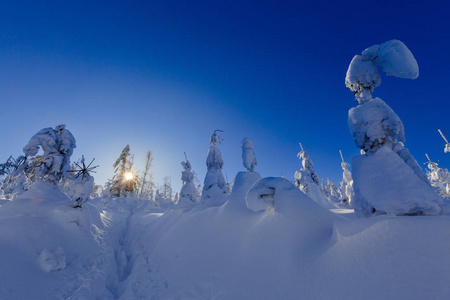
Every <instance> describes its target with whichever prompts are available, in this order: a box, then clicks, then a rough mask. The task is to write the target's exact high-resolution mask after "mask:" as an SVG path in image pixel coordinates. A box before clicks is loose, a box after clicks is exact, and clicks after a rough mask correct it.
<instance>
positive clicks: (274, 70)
mask: <svg viewBox="0 0 450 300" xmlns="http://www.w3.org/2000/svg"><path fill="white" fill-rule="evenodd" d="M0 5H1V7H0V103H1V106H0V107H1V123H2V130H1V131H0V141H1V144H0V160H1V161H5V160H6V159H7V158H8V157H9V155H11V154H13V155H14V156H17V155H20V154H22V147H23V146H24V145H25V144H26V143H27V142H28V140H29V138H30V137H31V136H32V135H33V134H35V133H36V132H37V131H39V130H40V129H42V128H45V127H55V126H56V125H58V124H62V123H63V124H66V125H67V129H69V130H70V131H71V132H72V133H73V135H74V136H75V138H76V139H77V149H75V152H74V155H73V157H72V159H73V160H76V159H77V158H80V157H81V155H82V154H84V155H85V157H86V158H87V159H88V160H90V159H91V158H93V157H95V158H96V162H97V163H98V164H100V168H99V169H98V173H97V174H95V177H96V182H97V183H100V184H103V183H104V182H105V181H106V180H107V179H108V178H112V176H113V168H112V164H113V163H114V161H115V160H116V159H117V158H118V156H119V154H120V153H121V151H122V149H123V148H124V147H125V146H126V145H127V144H129V145H130V147H131V152H132V153H134V154H135V161H136V167H137V169H139V170H141V171H142V169H143V166H141V165H142V164H143V163H144V157H145V153H146V151H147V150H148V149H151V150H152V152H153V155H154V169H153V172H154V176H155V179H156V181H157V182H161V181H162V178H163V177H164V176H172V183H173V186H174V192H176V191H178V190H179V188H180V186H181V181H180V176H181V171H182V167H181V164H180V162H181V161H182V160H183V159H184V155H183V152H184V151H186V153H187V155H188V158H189V159H190V160H191V163H192V165H193V169H194V171H195V172H196V173H197V174H198V177H199V179H200V180H201V181H203V178H204V175H205V173H206V166H205V159H206V153H207V151H208V147H209V144H208V140H209V135H210V134H211V132H212V131H213V130H215V129H222V130H223V131H224V132H223V134H222V137H223V138H224V141H223V143H222V144H221V145H220V149H221V150H222V156H223V159H224V162H225V164H224V171H225V172H226V173H227V174H228V177H229V180H230V181H231V179H232V178H233V177H234V176H235V174H236V173H237V172H238V171H240V170H243V169H244V168H243V166H242V159H241V149H240V142H241V140H242V139H243V138H245V137H248V138H251V139H253V141H254V143H255V148H256V156H257V159H258V166H257V168H256V171H258V172H260V173H261V175H262V176H263V177H265V176H281V175H282V174H284V175H285V176H286V177H287V178H289V179H293V174H294V172H295V170H298V169H299V168H300V161H299V160H298V158H297V157H296V154H297V153H298V151H299V145H298V143H299V142H301V143H302V144H303V146H304V148H305V150H306V151H308V152H309V154H310V157H311V159H312V160H313V162H314V164H315V166H316V171H317V173H318V175H319V177H320V178H323V179H325V178H326V177H330V178H331V179H333V180H335V181H339V180H340V179H341V178H342V171H341V168H340V157H339V149H342V151H343V153H344V157H345V158H346V160H347V161H348V162H350V163H351V157H352V156H355V155H358V154H359V150H358V149H357V148H356V146H355V144H354V142H353V140H352V137H351V135H350V133H349V130H348V127H347V112H348V110H349V109H350V108H351V107H352V106H355V105H356V104H357V103H356V102H355V100H354V97H353V95H352V92H350V91H349V90H347V89H346V87H345V84H344V79H345V73H346V71H347V68H348V65H349V63H350V61H351V59H352V58H353V56H354V55H355V54H360V53H361V51H362V50H364V49H365V48H367V47H369V46H372V45H374V44H380V43H383V42H385V41H388V40H391V39H399V40H401V41H403V42H404V43H405V44H406V45H407V46H408V47H409V49H410V50H411V51H412V53H413V54H414V56H415V57H416V59H417V61H418V64H419V69H420V76H419V78H418V79H417V80H414V81H412V80H405V79H399V78H394V77H386V76H384V75H383V76H382V84H381V86H380V87H378V88H377V89H376V90H375V92H374V93H373V95H374V96H378V97H380V98H382V99H383V100H384V101H386V102H387V103H388V104H389V105H390V106H391V107H392V108H393V109H394V111H395V112H396V113H397V114H398V115H399V116H400V118H401V119H402V121H403V123H404V125H405V132H406V147H408V148H409V149H410V151H411V153H412V154H413V155H414V156H415V157H416V159H417V160H418V161H419V163H422V162H424V161H425V153H428V154H429V155H430V156H431V158H432V159H433V160H439V162H440V166H441V167H446V168H450V154H444V152H443V145H442V144H443V140H442V139H441V137H440V136H439V133H438V131H437V129H438V128H439V129H441V130H442V131H443V132H444V133H447V135H448V137H449V138H450V124H449V122H448V119H449V112H450V101H449V96H448V94H449V93H448V86H449V82H450V75H449V74H450V60H449V58H448V55H449V53H450V36H449V35H450V34H449V32H450V21H449V17H448V16H449V11H450V9H449V4H448V3H447V2H436V1H211V0H210V1H76V2H72V1H2V3H1V4H0Z"/></svg>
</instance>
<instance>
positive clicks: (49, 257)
mask: <svg viewBox="0 0 450 300" xmlns="http://www.w3.org/2000/svg"><path fill="white" fill-rule="evenodd" d="M38 263H39V266H40V267H41V268H42V270H44V271H45V272H51V271H57V270H61V269H64V268H65V267H66V254H65V252H64V249H63V248H61V247H57V248H56V249H55V251H53V252H50V251H49V250H47V249H44V250H42V252H41V254H40V255H39V258H38Z"/></svg>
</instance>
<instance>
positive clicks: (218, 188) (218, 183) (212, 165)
mask: <svg viewBox="0 0 450 300" xmlns="http://www.w3.org/2000/svg"><path fill="white" fill-rule="evenodd" d="M218 131H221V130H215V131H214V132H213V133H212V134H211V137H210V139H209V143H210V144H211V146H210V147H209V151H208V156H207V158H206V167H207V168H208V171H207V172H206V176H205V181H204V184H203V190H202V203H204V202H205V200H206V201H207V200H208V199H210V198H211V197H212V196H213V195H216V194H219V195H220V194H226V192H227V186H226V183H225V179H224V178H223V174H222V167H223V160H222V154H221V152H220V150H219V148H217V145H218V144H219V143H221V141H222V139H221V138H220V136H219V135H218V134H217V132H218Z"/></svg>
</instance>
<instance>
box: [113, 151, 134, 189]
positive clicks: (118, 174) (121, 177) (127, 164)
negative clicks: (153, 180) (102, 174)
mask: <svg viewBox="0 0 450 300" xmlns="http://www.w3.org/2000/svg"><path fill="white" fill-rule="evenodd" d="M113 166H114V168H115V170H114V173H115V174H114V177H113V179H112V182H111V187H110V192H111V195H112V196H114V197H120V196H123V194H124V193H134V192H136V190H137V184H138V178H137V176H136V174H135V172H134V171H133V169H132V168H133V160H132V155H131V154H130V146H129V145H126V146H125V148H123V150H122V153H121V154H120V157H119V158H118V159H117V160H116V162H115V163H114V165H113Z"/></svg>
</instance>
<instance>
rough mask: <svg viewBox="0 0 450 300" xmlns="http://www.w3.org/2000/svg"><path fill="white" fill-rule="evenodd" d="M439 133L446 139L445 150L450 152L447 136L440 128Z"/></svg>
mask: <svg viewBox="0 0 450 300" xmlns="http://www.w3.org/2000/svg"><path fill="white" fill-rule="evenodd" d="M438 131H439V133H440V134H441V136H442V138H443V139H444V141H445V147H444V152H445V153H448V152H450V143H449V142H448V140H447V138H446V137H445V136H444V134H443V133H442V131H441V130H440V129H438Z"/></svg>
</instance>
